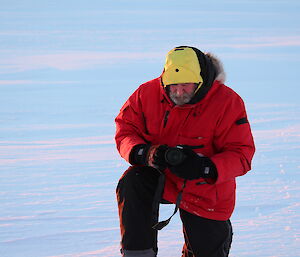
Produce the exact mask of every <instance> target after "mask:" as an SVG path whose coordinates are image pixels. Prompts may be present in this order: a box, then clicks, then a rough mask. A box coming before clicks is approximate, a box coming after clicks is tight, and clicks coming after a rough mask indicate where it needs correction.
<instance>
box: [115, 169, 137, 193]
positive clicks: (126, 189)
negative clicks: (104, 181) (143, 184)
mask: <svg viewBox="0 0 300 257" xmlns="http://www.w3.org/2000/svg"><path fill="white" fill-rule="evenodd" d="M138 180H139V178H138V169H137V168H131V169H130V170H127V171H126V172H125V174H124V175H123V176H122V177H121V178H120V180H119V183H118V185H117V188H116V192H117V194H127V193H130V192H133V191H136V190H137V189H136V185H138Z"/></svg>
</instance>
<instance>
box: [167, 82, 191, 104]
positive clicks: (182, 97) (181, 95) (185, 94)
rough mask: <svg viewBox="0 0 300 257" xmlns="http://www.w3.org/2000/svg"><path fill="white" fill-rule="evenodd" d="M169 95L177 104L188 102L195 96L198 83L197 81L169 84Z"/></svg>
mask: <svg viewBox="0 0 300 257" xmlns="http://www.w3.org/2000/svg"><path fill="white" fill-rule="evenodd" d="M169 88H170V92H169V96H170V98H171V100H172V101H173V102H174V103H175V104H177V105H183V104H186V103H188V102H189V101H190V100H191V99H192V98H193V96H194V94H195V90H196V88H197V84H195V83H183V84H173V85H170V86H169Z"/></svg>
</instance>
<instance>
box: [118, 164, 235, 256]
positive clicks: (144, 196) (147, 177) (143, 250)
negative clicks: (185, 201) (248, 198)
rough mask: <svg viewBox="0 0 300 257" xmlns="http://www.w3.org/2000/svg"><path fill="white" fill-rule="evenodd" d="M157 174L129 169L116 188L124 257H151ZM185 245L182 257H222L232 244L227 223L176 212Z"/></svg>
mask: <svg viewBox="0 0 300 257" xmlns="http://www.w3.org/2000/svg"><path fill="white" fill-rule="evenodd" d="M159 176H160V173H159V172H158V171H157V170H156V169H153V168H151V167H140V166H139V167H138V166H131V167H130V168H129V169H128V170H127V171H126V172H125V173H124V175H123V176H122V177H121V179H120V180H119V183H118V186H117V200H118V208H119V217H120V229H121V248H122V249H121V252H122V253H123V256H125V257H127V256H128V257H131V256H137V257H138V256H141V257H142V256H145V257H155V256H156V254H157V250H158V249H157V231H156V230H154V229H153V228H152V226H153V225H154V224H156V223H157V217H158V213H157V215H154V213H153V201H154V195H155V192H156V189H157V184H158V178H159ZM180 218H181V220H182V224H183V234H184V239H185V243H184V246H183V251H182V257H225V256H228V254H229V249H230V245H231V241H232V227H231V223H230V220H227V221H217V220H210V219H206V218H202V217H199V216H196V215H193V214H191V213H188V212H186V211H184V210H182V209H180Z"/></svg>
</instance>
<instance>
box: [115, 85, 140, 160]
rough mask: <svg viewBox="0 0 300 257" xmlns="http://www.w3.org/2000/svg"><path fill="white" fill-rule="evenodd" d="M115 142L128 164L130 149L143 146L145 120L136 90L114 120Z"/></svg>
mask: <svg viewBox="0 0 300 257" xmlns="http://www.w3.org/2000/svg"><path fill="white" fill-rule="evenodd" d="M115 122H116V135H115V141H116V145H117V149H118V151H119V153H120V155H121V156H122V157H123V158H124V159H125V160H126V161H128V162H129V156H130V152H131V149H132V148H133V147H134V146H135V145H137V144H145V143H146V141H145V140H144V139H143V134H145V119H144V116H143V112H142V106H141V102H140V98H139V89H137V90H136V91H135V92H134V93H133V94H132V95H131V96H130V97H129V99H128V100H127V101H126V102H125V104H124V105H123V107H122V108H121V110H120V113H119V114H118V116H117V117H116V119H115Z"/></svg>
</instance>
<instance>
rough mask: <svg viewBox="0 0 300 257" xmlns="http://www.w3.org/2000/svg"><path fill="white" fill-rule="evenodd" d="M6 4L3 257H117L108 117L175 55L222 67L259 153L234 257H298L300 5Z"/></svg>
mask: <svg viewBox="0 0 300 257" xmlns="http://www.w3.org/2000/svg"><path fill="white" fill-rule="evenodd" d="M4 2H5V4H3V8H2V10H1V11H0V14H1V17H2V18H3V19H2V22H1V23H0V39H1V40H0V47H1V48H0V49H1V50H0V57H1V58H0V67H1V69H0V124H1V126H0V163H1V166H0V256H1V257H46V256H47V257H73V256H74V257H85V256H88V257H91V256H101V257H117V256H120V255H119V240H120V235H119V224H118V213H117V206H116V199H115V187H116V184H117V181H118V179H119V177H120V176H121V174H122V172H123V171H124V170H125V169H126V168H127V166H128V165H127V163H126V162H124V161H123V160H122V159H121V158H120V157H119V155H118V153H117V151H116V149H115V145H114V139H113V137H114V130H115V127H114V117H115V116H116V115H117V113H118V111H119V109H120V107H121V106H122V104H123V102H124V101H125V100H126V98H127V97H128V96H129V95H130V94H131V93H132V92H133V90H134V89H135V88H136V87H137V86H138V84H140V83H142V82H144V81H147V80H149V79H151V78H154V77H155V76H158V75H159V74H160V72H161V70H162V65H163V62H164V56H165V54H166V52H167V51H168V50H169V49H171V48H172V47H174V46H177V45H180V44H191V45H195V46H198V47H199V48H201V47H202V48H203V50H211V51H213V52H215V53H217V55H219V56H220V57H221V59H222V60H223V61H224V65H225V70H226V71H227V73H228V83H227V84H228V86H231V87H232V88H234V89H235V90H236V91H237V92H238V93H239V94H240V95H241V96H242V97H243V98H244V99H245V103H246V106H247V110H248V114H249V120H250V122H251V124H252V129H253V133H254V137H255V142H256V147H257V152H256V155H255V158H254V160H253V170H252V171H250V172H249V173H248V174H247V175H246V176H243V177H240V178H238V179H237V182H238V185H237V205H236V209H235V212H234V215H233V216H232V223H233V227H234V241H233V245H232V250H231V254H230V256H231V257H239V256H247V257H250V256H251V257H252V256H258V257H265V256H268V257H271V256H272V257H275V256H276V257H279V256H289V257H297V256H300V224H299V219H300V186H299V181H300V104H299V101H298V98H299V92H300V90H299V85H298V83H297V82H298V79H297V78H296V76H297V75H296V74H298V72H299V68H300V65H299V64H300V61H299V60H300V58H299V57H300V56H299V54H300V51H299V46H300V38H299V36H297V35H299V32H300V30H299V17H298V16H297V15H296V14H297V12H296V9H297V8H299V4H298V3H297V1H288V3H289V5H286V2H285V1H284V2H281V1H275V0H274V1H273V2H272V1H267V0H265V1H260V2H257V3H252V2H251V1H239V2H238V1H229V5H226V4H225V1H222V4H221V5H220V6H219V7H217V8H216V9H213V5H210V4H208V3H206V4H203V5H202V6H201V8H200V6H199V5H197V4H198V1H187V3H190V5H186V4H183V3H181V4H180V3H177V4H175V5H172V3H173V2H171V1H165V2H163V3H157V6H154V5H153V4H150V1H149V2H148V1H145V3H144V4H141V3H139V1H132V2H131V1H119V4H117V3H113V2H110V1H103V2H102V4H100V3H97V1H90V2H89V3H87V4H82V3H81V2H79V1H75V2H73V1H72V2H71V1H65V3H59V2H57V3H56V2H53V1H51V3H50V1H49V2H48V3H47V4H41V3H37V2H35V1H23V2H22V3H20V2H17V1H10V2H8V1H7V3H6V1H4ZM45 2H47V1H45ZM99 2H100V1H99ZM254 2H255V1H254ZM256 4H258V5H259V8H258V7H256ZM270 5H271V6H272V8H270ZM124 6H125V7H124ZM195 7H197V8H198V9H197V8H195ZM267 7H268V8H267ZM162 8H163V9H162ZM179 14H180V16H178V15H179ZM174 15H175V16H174ZM211 16H213V19H210V17H211ZM172 17H177V19H173V20H172ZM159 20H160V21H159ZM161 212H162V213H161V218H162V219H163V218H164V217H167V216H168V215H169V214H171V213H172V212H173V206H169V205H168V206H163V207H162V211H161ZM182 243H183V239H182V235H181V224H180V219H179V217H178V215H177V216H175V217H174V218H173V219H172V221H171V223H170V225H169V226H167V227H166V228H165V229H164V230H162V231H161V232H160V233H159V256H162V257H174V256H180V252H181V247H182Z"/></svg>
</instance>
